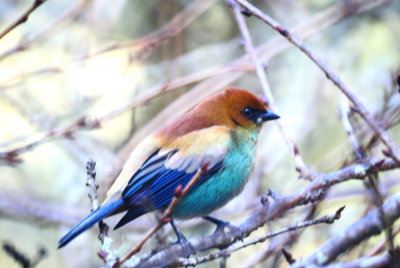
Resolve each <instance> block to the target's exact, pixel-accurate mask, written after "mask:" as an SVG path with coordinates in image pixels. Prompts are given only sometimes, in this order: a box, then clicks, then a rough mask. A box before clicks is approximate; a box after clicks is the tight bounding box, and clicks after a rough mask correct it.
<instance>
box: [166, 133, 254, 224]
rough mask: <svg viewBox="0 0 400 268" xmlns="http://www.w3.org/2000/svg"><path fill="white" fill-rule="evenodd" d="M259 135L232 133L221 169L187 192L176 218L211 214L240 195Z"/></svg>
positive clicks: (175, 211) (176, 209) (249, 170)
mask: <svg viewBox="0 0 400 268" xmlns="http://www.w3.org/2000/svg"><path fill="white" fill-rule="evenodd" d="M257 134H258V132H254V133H249V132H247V133H246V132H244V133H243V132H240V131H235V132H234V133H232V142H231V144H230V146H229V149H228V151H227V154H226V156H225V158H224V160H223V166H222V168H221V170H220V171H219V172H218V173H217V174H215V175H214V176H212V177H210V178H209V179H208V180H207V181H205V182H204V183H203V184H201V185H200V186H199V187H197V188H196V189H193V191H191V192H190V193H189V194H187V195H186V196H185V197H184V198H183V199H182V200H181V201H180V202H179V203H178V205H177V206H176V207H175V209H174V212H173V217H175V218H192V217H199V216H205V215H208V214H210V213H211V212H212V211H214V210H216V209H218V208H220V207H222V206H223V205H225V204H226V203H227V202H228V201H230V200H231V199H232V198H234V197H235V196H236V195H238V194H239V193H240V192H241V191H242V190H243V188H244V186H245V184H246V182H247V180H248V178H249V176H250V175H251V173H252V171H253V168H254V158H255V149H256V139H257Z"/></svg>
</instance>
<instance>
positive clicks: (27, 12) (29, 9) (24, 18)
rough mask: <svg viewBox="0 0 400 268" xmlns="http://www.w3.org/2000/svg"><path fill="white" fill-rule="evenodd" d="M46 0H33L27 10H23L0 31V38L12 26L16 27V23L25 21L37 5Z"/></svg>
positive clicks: (11, 28)
mask: <svg viewBox="0 0 400 268" xmlns="http://www.w3.org/2000/svg"><path fill="white" fill-rule="evenodd" d="M46 1H47V0H34V1H33V4H32V6H31V7H30V8H28V10H27V11H25V12H24V13H23V14H22V15H21V17H19V18H18V19H17V20H16V21H15V22H13V23H11V24H10V26H8V27H7V28H6V29H4V31H2V32H1V33H0V39H1V38H3V37H4V36H5V35H7V34H8V33H9V32H11V31H12V30H13V29H14V28H16V27H17V26H18V25H20V24H22V23H24V22H26V21H27V20H28V18H29V15H30V14H31V13H32V12H33V11H35V9H37V8H38V7H40V6H41V5H42V4H43V3H44V2H46Z"/></svg>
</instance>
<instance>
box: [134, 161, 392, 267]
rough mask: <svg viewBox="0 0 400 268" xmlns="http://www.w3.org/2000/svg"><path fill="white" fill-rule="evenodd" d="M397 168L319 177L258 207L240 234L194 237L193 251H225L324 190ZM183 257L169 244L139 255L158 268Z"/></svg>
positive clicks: (374, 166) (351, 169)
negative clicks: (373, 173)
mask: <svg viewBox="0 0 400 268" xmlns="http://www.w3.org/2000/svg"><path fill="white" fill-rule="evenodd" d="M398 167H400V165H399V164H398V163H397V162H395V161H393V160H390V159H385V160H373V161H369V162H366V163H363V164H356V165H351V166H348V167H345V168H343V169H341V170H338V171H336V172H332V173H327V174H320V175H319V177H318V178H316V179H315V180H313V181H312V182H311V183H309V184H308V185H306V186H305V187H303V188H302V189H300V190H298V191H296V192H294V193H292V194H289V195H286V196H279V197H277V198H276V199H274V200H273V202H271V203H269V202H265V200H268V199H265V198H263V199H262V203H263V204H264V205H263V206H262V207H261V208H259V209H257V210H256V211H255V212H254V213H253V214H252V215H251V216H250V217H248V218H247V219H246V220H245V221H244V222H243V223H242V224H241V225H240V226H239V228H240V229H241V230H242V232H233V231H227V232H226V233H224V234H218V233H215V234H212V235H207V236H203V237H197V238H193V239H191V240H190V243H191V244H192V245H193V247H194V248H195V249H196V251H198V252H200V251H204V250H208V249H211V248H224V247H228V246H230V245H232V244H233V243H235V242H236V241H238V240H240V239H243V238H245V237H247V236H248V235H249V234H250V233H252V232H253V231H254V230H256V229H258V228H260V227H261V226H263V225H264V224H265V223H266V222H268V221H271V220H273V219H276V218H278V217H280V216H282V215H283V214H284V213H285V212H286V211H288V210H290V209H291V208H294V207H296V206H301V205H305V204H308V203H313V202H316V201H318V200H319V199H320V198H321V197H322V196H324V194H325V192H326V189H327V188H329V187H331V186H332V185H335V184H338V183H342V182H345V181H348V180H350V179H364V178H365V176H367V175H368V174H369V173H371V172H376V171H383V170H388V169H393V168H398ZM183 256H184V251H183V249H182V248H181V246H180V245H171V246H168V247H166V248H164V249H161V250H159V251H157V252H150V253H147V254H144V255H142V256H139V258H140V260H139V262H140V265H143V266H150V267H154V266H160V265H174V264H175V263H179V258H180V257H183Z"/></svg>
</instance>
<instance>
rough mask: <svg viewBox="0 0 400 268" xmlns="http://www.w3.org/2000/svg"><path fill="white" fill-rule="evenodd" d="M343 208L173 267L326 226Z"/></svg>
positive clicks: (225, 254) (335, 218)
mask: <svg viewBox="0 0 400 268" xmlns="http://www.w3.org/2000/svg"><path fill="white" fill-rule="evenodd" d="M343 209H344V207H341V208H339V209H338V210H337V211H336V213H335V214H333V215H327V216H324V217H321V218H318V219H315V220H308V221H302V222H297V223H294V224H292V225H290V226H288V227H285V228H282V229H280V230H277V231H274V232H270V233H267V234H265V235H263V236H260V237H257V238H254V239H251V240H249V241H246V242H243V241H239V242H237V243H235V244H233V245H231V246H229V247H227V248H225V249H223V250H220V251H218V252H217V253H211V254H208V255H206V256H202V257H196V258H190V259H186V258H181V259H179V262H178V263H175V264H174V265H176V264H178V265H180V266H196V265H198V264H200V263H204V262H208V261H211V260H214V259H217V258H221V257H227V256H230V255H231V254H232V253H233V252H235V251H237V250H239V249H242V248H245V247H248V246H251V245H255V244H258V243H262V242H264V241H265V240H267V239H269V238H272V237H274V236H277V235H280V234H283V233H287V232H293V231H296V230H299V229H302V228H305V227H308V226H311V225H316V224H320V223H327V224H332V223H333V222H334V221H335V220H337V219H339V218H340V214H341V212H342V211H343Z"/></svg>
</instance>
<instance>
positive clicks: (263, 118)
mask: <svg viewBox="0 0 400 268" xmlns="http://www.w3.org/2000/svg"><path fill="white" fill-rule="evenodd" d="M259 118H260V119H261V121H262V122H266V121H269V120H276V119H279V118H281V117H280V116H279V115H277V114H274V113H273V112H268V111H267V112H265V113H263V114H261V115H260V117H259Z"/></svg>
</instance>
